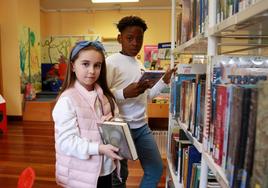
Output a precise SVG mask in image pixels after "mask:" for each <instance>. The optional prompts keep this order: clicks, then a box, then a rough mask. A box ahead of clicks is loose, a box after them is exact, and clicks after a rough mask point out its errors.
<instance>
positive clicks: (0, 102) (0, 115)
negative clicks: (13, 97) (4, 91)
mask: <svg viewBox="0 0 268 188" xmlns="http://www.w3.org/2000/svg"><path fill="white" fill-rule="evenodd" d="M1 132H3V133H6V132H7V114H6V101H5V99H4V98H3V97H2V96H1V95H0V133H1Z"/></svg>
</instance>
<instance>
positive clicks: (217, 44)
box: [167, 0, 268, 188]
mask: <svg viewBox="0 0 268 188" xmlns="http://www.w3.org/2000/svg"><path fill="white" fill-rule="evenodd" d="M182 1H183V0H172V15H171V27H172V29H171V41H172V42H171V50H172V52H173V53H172V56H171V66H174V63H175V58H174V57H175V56H178V55H179V56H180V55H184V54H192V55H196V54H204V55H206V56H207V59H208V65H207V70H206V94H205V96H206V101H205V113H204V120H205V125H204V126H205V127H204V129H203V136H205V135H206V134H208V133H207V132H206V131H207V130H206V129H207V126H209V125H207V124H208V123H207V121H208V120H209V118H210V117H209V116H210V115H209V114H208V111H209V109H208V108H210V106H211V104H210V103H209V100H210V99H209V98H208V96H210V93H211V88H210V81H211V76H212V71H213V65H212V62H211V58H212V57H213V56H217V55H221V54H231V55H233V54H234V55H245V54H246V55H263V54H266V52H267V51H266V47H268V43H267V39H268V19H267V17H268V16H267V15H268V3H267V0H259V1H258V0H255V1H247V0H242V1H240V2H242V3H244V4H242V5H240V6H241V7H242V8H241V9H240V10H239V12H236V13H233V14H232V15H230V16H229V17H226V18H225V19H221V20H220V21H219V20H217V19H218V18H217V6H218V5H217V2H218V1H209V5H208V15H209V16H208V17H207V18H206V19H205V22H206V23H204V24H203V25H204V27H205V28H203V30H204V31H202V32H199V33H197V34H196V35H193V37H192V38H191V39H190V40H188V41H186V42H184V43H182V44H179V42H178V41H177V40H176V36H175V33H177V31H176V30H177V28H176V23H177V20H176V6H177V5H178V4H179V3H181V2H182ZM201 1H202V0H201ZM249 3H251V4H249ZM182 9H183V7H182ZM175 41H176V42H178V44H179V45H178V46H175ZM172 89H173V88H171V90H172ZM176 126H178V127H180V128H181V129H182V130H183V131H184V132H185V133H186V136H187V137H188V139H189V140H190V142H191V143H192V144H193V146H195V148H196V149H197V150H198V151H199V152H200V153H201V154H202V158H201V173H200V183H199V187H201V188H205V187H207V183H208V182H207V179H208V169H210V170H211V171H212V172H213V173H214V175H215V177H216V179H217V181H218V183H219V184H220V186H221V187H223V188H229V187H230V186H229V183H228V178H227V176H226V174H225V172H224V170H223V168H222V167H221V166H220V165H218V164H216V162H215V160H214V159H213V156H212V154H211V153H210V152H208V150H207V140H206V138H203V142H202V143H200V142H199V141H198V140H197V139H196V138H195V137H194V136H193V134H192V133H191V132H190V131H189V130H188V128H187V125H186V124H185V123H182V122H181V121H180V120H179V119H177V118H174V117H173V115H172V114H171V113H170V114H169V130H168V149H167V163H168V173H167V180H168V179H169V180H172V181H173V184H174V186H175V188H181V187H183V184H179V183H178V182H177V181H178V179H179V177H178V175H177V174H176V173H174V171H173V170H172V169H173V168H174V167H173V166H172V165H173V164H172V162H171V159H170V158H169V156H170V152H171V149H170V143H171V139H172V138H171V131H172V129H173V128H174V127H176Z"/></svg>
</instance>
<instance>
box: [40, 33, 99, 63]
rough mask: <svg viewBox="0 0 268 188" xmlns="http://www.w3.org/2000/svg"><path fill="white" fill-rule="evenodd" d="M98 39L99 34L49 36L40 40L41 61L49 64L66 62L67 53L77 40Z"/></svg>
mask: <svg viewBox="0 0 268 188" xmlns="http://www.w3.org/2000/svg"><path fill="white" fill-rule="evenodd" d="M99 39H100V36H99V35H83V36H82V35H81V36H50V37H48V38H46V39H44V40H43V41H42V48H41V58H42V60H41V61H42V63H50V64H56V63H64V62H67V60H68V57H69V53H70V51H71V49H72V47H73V46H74V44H75V43H76V42H77V41H81V40H99Z"/></svg>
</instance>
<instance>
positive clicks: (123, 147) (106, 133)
mask: <svg viewBox="0 0 268 188" xmlns="http://www.w3.org/2000/svg"><path fill="white" fill-rule="evenodd" d="M98 129H99V133H100V135H101V138H102V141H103V143H104V144H111V145H113V146H115V147H117V148H119V151H118V155H119V156H121V157H123V158H124V159H130V160H136V159H138V155H137V151H136V147H135V144H134V141H133V139H132V136H131V133H130V129H129V126H128V124H127V123H126V122H123V121H122V122H121V121H105V122H103V123H98Z"/></svg>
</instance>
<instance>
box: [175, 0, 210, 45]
mask: <svg viewBox="0 0 268 188" xmlns="http://www.w3.org/2000/svg"><path fill="white" fill-rule="evenodd" d="M208 2H209V1H208V0H182V1H181V5H182V13H181V14H179V15H178V17H177V20H178V23H177V24H178V26H177V27H178V34H177V39H178V44H182V43H184V42H186V41H188V40H190V39H191V38H193V37H194V36H196V35H198V34H199V33H202V32H204V28H205V25H206V23H207V21H208Z"/></svg>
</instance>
